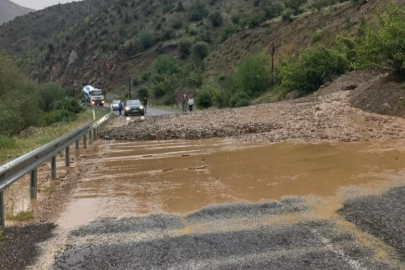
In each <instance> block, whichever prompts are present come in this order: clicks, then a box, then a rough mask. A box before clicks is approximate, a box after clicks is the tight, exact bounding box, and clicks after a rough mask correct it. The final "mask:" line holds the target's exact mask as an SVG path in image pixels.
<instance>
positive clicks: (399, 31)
mask: <svg viewBox="0 0 405 270" xmlns="http://www.w3.org/2000/svg"><path fill="white" fill-rule="evenodd" d="M404 12H405V10H404V9H400V8H399V7H398V6H395V5H391V6H390V7H389V8H388V10H387V11H384V12H379V13H378V14H377V19H378V25H377V27H375V28H372V27H369V26H367V25H366V24H364V25H363V26H362V28H360V29H359V36H358V37H357V38H356V39H354V40H353V42H352V45H354V46H353V49H352V48H348V49H349V50H351V49H352V53H354V57H353V60H354V62H353V64H352V67H353V68H355V69H381V68H389V69H390V70H391V71H392V72H394V73H396V74H399V75H402V76H404V75H405V46H404V44H405V16H404ZM346 45H348V43H346Z"/></svg>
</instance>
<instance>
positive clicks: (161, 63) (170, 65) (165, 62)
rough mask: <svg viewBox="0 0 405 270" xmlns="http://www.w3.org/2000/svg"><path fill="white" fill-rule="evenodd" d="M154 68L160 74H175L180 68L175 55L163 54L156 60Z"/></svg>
mask: <svg viewBox="0 0 405 270" xmlns="http://www.w3.org/2000/svg"><path fill="white" fill-rule="evenodd" d="M154 70H155V71H156V73H157V74H159V75H173V74H176V73H178V72H179V71H180V68H179V65H178V63H177V60H176V59H175V58H174V57H173V56H171V55H162V56H159V57H158V59H157V60H156V62H155V67H154Z"/></svg>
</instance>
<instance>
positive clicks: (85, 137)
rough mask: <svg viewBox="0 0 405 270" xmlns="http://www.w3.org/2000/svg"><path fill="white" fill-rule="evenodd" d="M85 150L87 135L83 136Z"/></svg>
mask: <svg viewBox="0 0 405 270" xmlns="http://www.w3.org/2000/svg"><path fill="white" fill-rule="evenodd" d="M83 148H84V149H87V134H84V136H83Z"/></svg>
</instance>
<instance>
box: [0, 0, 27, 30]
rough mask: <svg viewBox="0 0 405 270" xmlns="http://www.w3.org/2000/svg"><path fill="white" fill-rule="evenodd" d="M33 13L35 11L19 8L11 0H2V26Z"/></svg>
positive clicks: (0, 21)
mask: <svg viewBox="0 0 405 270" xmlns="http://www.w3.org/2000/svg"><path fill="white" fill-rule="evenodd" d="M33 11H34V10H32V9H29V8H25V7H22V6H19V5H17V4H16V3H14V2H11V1H9V0H0V25H2V24H3V23H6V22H8V21H11V20H13V19H14V18H16V17H18V16H23V15H25V14H28V13H30V12H33Z"/></svg>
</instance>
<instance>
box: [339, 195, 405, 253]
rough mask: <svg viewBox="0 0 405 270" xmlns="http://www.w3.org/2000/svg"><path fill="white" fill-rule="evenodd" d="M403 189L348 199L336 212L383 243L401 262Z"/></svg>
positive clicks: (404, 240)
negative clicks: (387, 244) (399, 256)
mask: <svg viewBox="0 0 405 270" xmlns="http://www.w3.org/2000/svg"><path fill="white" fill-rule="evenodd" d="M404 206H405V187H398V188H394V189H392V190H390V191H389V192H387V193H385V194H384V195H381V196H367V197H361V198H358V199H355V200H350V201H348V202H346V203H345V204H344V208H343V209H342V210H341V211H340V213H341V214H342V215H343V216H344V217H345V218H347V219H348V220H349V221H351V222H353V223H355V224H357V225H358V226H359V227H360V228H361V229H362V230H364V231H366V232H369V233H371V234H373V235H375V236H377V237H378V238H380V239H382V240H384V241H386V242H387V243H389V244H390V245H391V246H393V247H394V248H396V249H397V250H398V254H401V255H402V259H403V260H405V207H404Z"/></svg>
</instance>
